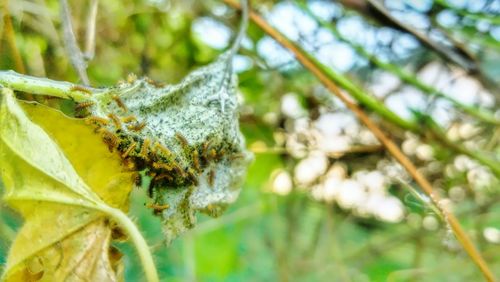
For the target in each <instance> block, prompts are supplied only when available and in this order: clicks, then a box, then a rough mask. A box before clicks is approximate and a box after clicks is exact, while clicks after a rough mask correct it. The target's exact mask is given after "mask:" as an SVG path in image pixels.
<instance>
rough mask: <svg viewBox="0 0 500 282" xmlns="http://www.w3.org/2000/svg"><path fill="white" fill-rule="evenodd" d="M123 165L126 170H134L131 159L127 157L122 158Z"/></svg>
mask: <svg viewBox="0 0 500 282" xmlns="http://www.w3.org/2000/svg"><path fill="white" fill-rule="evenodd" d="M123 166H124V167H125V169H126V170H128V171H134V170H135V163H134V162H133V161H132V160H131V159H128V158H125V159H123Z"/></svg>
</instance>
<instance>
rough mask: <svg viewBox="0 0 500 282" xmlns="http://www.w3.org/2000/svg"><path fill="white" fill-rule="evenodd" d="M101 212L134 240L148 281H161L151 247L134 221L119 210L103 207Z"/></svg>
mask: <svg viewBox="0 0 500 282" xmlns="http://www.w3.org/2000/svg"><path fill="white" fill-rule="evenodd" d="M100 210H102V211H103V212H105V213H106V214H108V215H109V216H110V217H111V218H112V219H114V220H115V221H116V222H117V223H118V224H119V225H120V226H121V227H123V229H124V230H125V231H126V232H127V234H128V235H129V236H130V238H131V239H132V242H133V243H134V246H135V248H136V249H137V253H138V254H139V258H140V260H141V263H142V267H143V269H144V273H145V274H146V280H147V281H148V282H158V281H160V280H159V278H158V273H157V271H156V267H155V263H154V260H153V256H152V255H151V252H150V250H149V246H148V244H147V243H146V240H144V237H142V235H141V232H140V231H139V229H138V228H137V226H136V225H135V224H134V223H133V222H132V220H131V219H130V218H129V217H128V216H127V215H126V214H125V213H123V212H122V211H121V210H119V209H115V208H111V207H108V206H103V207H101V208H100Z"/></svg>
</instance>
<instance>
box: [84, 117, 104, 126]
mask: <svg viewBox="0 0 500 282" xmlns="http://www.w3.org/2000/svg"><path fill="white" fill-rule="evenodd" d="M85 123H86V124H95V125H108V124H109V120H108V119H106V118H103V117H98V116H90V117H87V118H86V119H85Z"/></svg>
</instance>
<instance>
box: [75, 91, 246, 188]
mask: <svg viewBox="0 0 500 282" xmlns="http://www.w3.org/2000/svg"><path fill="white" fill-rule="evenodd" d="M113 101H114V102H115V103H116V104H117V105H118V107H119V108H120V109H121V110H122V111H120V112H123V113H124V115H123V116H119V115H117V114H113V113H111V114H108V115H107V116H106V117H101V116H92V115H91V116H88V117H87V118H86V123H87V124H89V125H91V126H93V127H94V128H95V132H96V134H99V135H100V136H101V138H102V140H103V142H104V143H105V144H106V145H107V146H108V149H109V151H110V152H117V153H118V154H119V155H120V157H121V159H122V161H123V166H124V167H125V169H126V170H129V171H134V172H136V173H135V174H134V176H133V177H134V181H135V182H136V183H137V184H138V185H140V183H141V177H140V175H139V173H138V171H142V170H145V172H146V175H148V176H149V177H151V182H150V185H149V189H148V193H149V195H150V196H152V194H153V191H154V189H155V188H157V187H169V188H175V187H186V186H188V187H189V186H196V185H198V179H199V176H200V174H202V173H203V172H204V171H205V170H208V172H207V182H208V184H209V186H213V185H214V182H215V175H216V174H215V171H214V170H213V167H214V166H213V164H215V163H217V162H219V161H221V160H222V158H223V157H224V156H225V155H226V152H230V151H232V150H230V149H227V148H223V147H222V146H221V145H218V146H216V145H213V144H212V142H211V140H210V139H207V140H206V141H205V142H203V143H201V145H200V144H198V146H193V145H191V144H189V141H188V140H187V139H186V138H185V137H184V136H183V135H182V133H180V132H177V133H176V134H175V135H174V138H175V142H177V143H178V145H179V147H180V148H181V152H180V153H179V154H182V157H183V158H180V156H179V154H175V153H174V152H172V150H171V149H170V148H168V147H167V146H165V145H164V144H162V143H161V142H160V141H159V140H153V139H150V138H147V137H146V138H143V137H141V135H142V136H144V134H139V133H140V132H141V131H142V130H143V129H144V128H145V127H146V123H145V122H143V121H139V120H138V119H137V117H136V116H134V115H130V114H129V113H128V111H127V108H126V106H125V104H124V103H123V102H122V101H121V100H120V99H119V97H113ZM93 105H94V104H93V103H92V102H83V103H80V104H77V105H76V110H82V109H85V110H87V109H88V110H89V112H90V109H91V107H92V106H93ZM232 153H233V154H231V155H232V157H234V155H238V154H234V153H235V152H232ZM186 160H187V162H186Z"/></svg>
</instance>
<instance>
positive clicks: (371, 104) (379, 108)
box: [291, 42, 500, 178]
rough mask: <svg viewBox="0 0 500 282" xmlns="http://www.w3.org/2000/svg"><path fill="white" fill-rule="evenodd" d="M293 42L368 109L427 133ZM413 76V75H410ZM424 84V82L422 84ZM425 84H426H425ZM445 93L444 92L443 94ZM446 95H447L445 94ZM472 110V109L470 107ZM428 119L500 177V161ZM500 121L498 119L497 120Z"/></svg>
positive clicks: (458, 148)
mask: <svg viewBox="0 0 500 282" xmlns="http://www.w3.org/2000/svg"><path fill="white" fill-rule="evenodd" d="M291 44H293V45H294V47H295V48H297V49H298V50H299V52H300V53H301V54H302V55H303V56H304V57H307V59H308V60H309V61H311V63H313V64H314V65H315V66H316V67H317V68H318V69H320V70H321V71H322V72H323V73H324V74H325V75H326V76H327V77H328V78H329V79H330V80H332V81H334V82H335V83H336V84H338V85H339V86H340V87H341V88H343V89H345V90H346V91H347V92H348V93H349V94H351V96H352V97H353V98H354V99H355V100H356V101H358V102H359V103H361V104H362V105H364V106H366V107H367V108H368V109H370V110H372V111H373V112H375V113H377V114H379V115H380V116H382V117H383V118H385V119H386V120H388V121H390V122H392V123H394V124H396V125H398V126H399V127H401V128H403V129H406V130H410V131H413V132H415V133H417V134H419V135H425V133H426V132H425V129H424V128H422V126H421V125H420V124H418V123H417V122H414V121H408V120H405V119H402V118H401V117H399V116H398V115H396V114H395V113H394V112H392V111H390V110H389V109H388V108H387V107H386V106H385V105H384V104H383V103H382V102H380V101H379V100H377V99H376V98H375V97H373V96H370V95H369V94H367V93H365V92H364V90H363V89H361V88H359V87H358V86H356V85H355V84H354V83H352V82H350V81H349V80H348V79H347V78H346V77H345V76H343V75H342V74H340V73H337V72H335V71H333V70H332V69H331V68H329V67H327V66H325V65H324V64H323V63H321V62H320V61H318V59H316V58H315V57H314V56H313V55H311V54H310V53H309V52H306V51H305V50H304V49H303V48H302V47H300V46H299V45H298V44H296V43H293V42H291ZM410 76H411V75H410ZM422 85H424V84H422ZM424 86H425V85H424ZM443 95H444V94H443ZM444 96H446V95H444ZM469 110H470V109H469ZM427 119H429V120H430V122H431V123H432V125H433V128H434V129H436V130H435V131H436V132H440V133H441V134H435V137H436V138H437V139H438V140H439V141H440V142H441V143H443V144H444V145H446V146H448V147H449V148H451V149H452V150H454V151H455V152H458V153H460V154H464V155H467V156H468V157H470V158H473V159H475V160H477V161H478V162H479V163H481V164H483V165H485V166H487V167H489V168H490V169H491V171H492V172H493V173H494V174H495V175H496V176H497V177H498V178H500V163H499V162H498V161H496V160H494V159H492V158H490V157H488V156H486V155H485V154H484V153H481V152H473V151H471V150H469V149H467V148H465V147H464V146H461V145H458V144H456V143H454V142H452V141H451V140H449V139H448V138H447V137H446V135H445V134H444V133H442V129H441V128H440V127H439V126H438V125H437V124H436V123H435V122H434V121H433V120H432V119H430V117H428V118H427ZM497 122H498V121H497Z"/></svg>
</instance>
